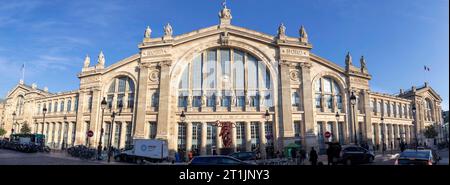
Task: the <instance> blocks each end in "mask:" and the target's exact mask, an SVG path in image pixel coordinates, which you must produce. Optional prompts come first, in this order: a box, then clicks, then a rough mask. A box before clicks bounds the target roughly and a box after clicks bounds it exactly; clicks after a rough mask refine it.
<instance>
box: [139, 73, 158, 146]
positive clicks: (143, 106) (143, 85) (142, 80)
mask: <svg viewBox="0 0 450 185" xmlns="http://www.w3.org/2000/svg"><path fill="white" fill-rule="evenodd" d="M147 82H148V67H147V66H145V65H141V66H140V68H139V80H138V83H137V93H136V94H137V95H136V107H135V109H134V110H135V111H134V120H135V122H134V123H135V126H134V127H133V128H134V130H133V132H134V138H145V133H144V130H145V115H146V113H145V111H146V110H147V96H148V95H147V94H148V93H147V88H148V87H147ZM158 125H159V123H158Z"/></svg>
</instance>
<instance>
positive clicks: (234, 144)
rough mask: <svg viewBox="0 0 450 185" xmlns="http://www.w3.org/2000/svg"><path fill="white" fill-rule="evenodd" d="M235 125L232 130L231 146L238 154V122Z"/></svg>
mask: <svg viewBox="0 0 450 185" xmlns="http://www.w3.org/2000/svg"><path fill="white" fill-rule="evenodd" d="M233 125H234V126H233V127H232V128H231V142H232V144H231V145H232V147H233V151H235V152H236V122H234V123H233Z"/></svg>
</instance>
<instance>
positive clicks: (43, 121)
mask: <svg viewBox="0 0 450 185" xmlns="http://www.w3.org/2000/svg"><path fill="white" fill-rule="evenodd" d="M45 113H47V107H46V106H44V108H42V114H43V117H42V135H44V125H45ZM44 138H45V137H44ZM44 143H45V140H42V142H41V145H44Z"/></svg>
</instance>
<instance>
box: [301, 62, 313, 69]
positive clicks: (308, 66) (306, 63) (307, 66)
mask: <svg viewBox="0 0 450 185" xmlns="http://www.w3.org/2000/svg"><path fill="white" fill-rule="evenodd" d="M300 67H301V68H307V69H311V67H312V64H311V63H308V62H302V63H300Z"/></svg>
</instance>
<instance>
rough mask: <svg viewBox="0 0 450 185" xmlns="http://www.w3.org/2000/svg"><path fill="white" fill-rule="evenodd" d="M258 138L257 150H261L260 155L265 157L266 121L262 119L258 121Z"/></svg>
mask: <svg viewBox="0 0 450 185" xmlns="http://www.w3.org/2000/svg"><path fill="white" fill-rule="evenodd" d="M259 123H260V126H259V138H260V142H259V143H260V147H259V150H260V152H261V157H262V158H266V143H267V141H266V127H265V125H266V123H265V122H264V121H261V122H259Z"/></svg>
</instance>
